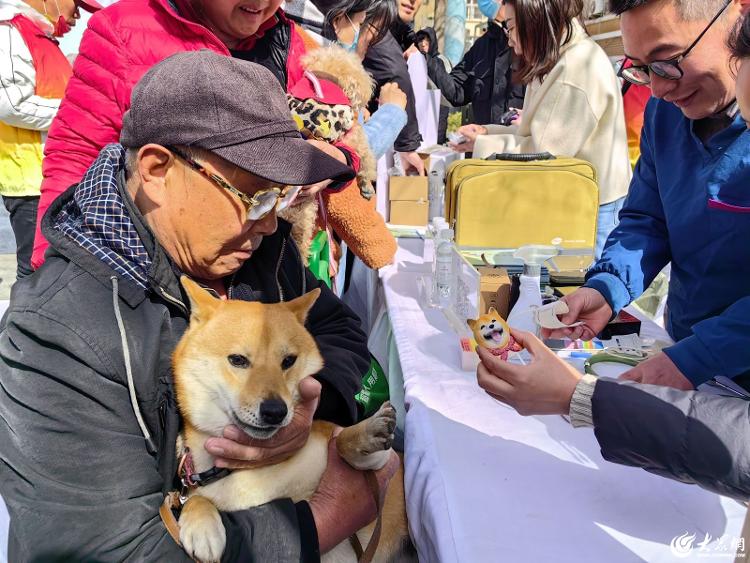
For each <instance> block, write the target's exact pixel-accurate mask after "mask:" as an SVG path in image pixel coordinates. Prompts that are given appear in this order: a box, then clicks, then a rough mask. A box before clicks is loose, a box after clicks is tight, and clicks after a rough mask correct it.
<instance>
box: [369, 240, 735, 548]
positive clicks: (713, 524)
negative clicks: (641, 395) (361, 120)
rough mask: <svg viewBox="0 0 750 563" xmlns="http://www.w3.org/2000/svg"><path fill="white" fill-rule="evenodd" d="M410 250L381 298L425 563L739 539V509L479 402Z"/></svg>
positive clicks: (562, 429)
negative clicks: (428, 300)
mask: <svg viewBox="0 0 750 563" xmlns="http://www.w3.org/2000/svg"><path fill="white" fill-rule="evenodd" d="M414 243H417V246H418V244H419V241H408V240H407V241H404V240H402V241H401V244H400V246H401V248H400V250H399V254H398V257H397V264H396V265H394V266H391V267H388V268H386V269H384V270H381V272H380V279H381V282H382V287H381V289H380V292H381V297H382V298H384V303H385V305H384V307H385V310H386V311H387V317H388V318H389V320H390V322H389V323H388V325H389V329H390V330H388V331H387V332H389V333H390V332H391V331H392V334H390V335H389V338H390V339H391V341H392V342H395V345H396V347H397V359H396V360H394V358H393V355H394V354H393V353H391V358H390V360H386V363H388V361H390V363H391V368H392V369H390V370H389V377H392V379H397V378H398V376H395V377H394V373H395V374H398V373H399V372H401V373H403V381H398V380H392V381H391V387H392V396H393V398H394V400H395V402H399V397H398V396H399V391H400V389H399V388H398V387H399V386H402V387H403V390H404V395H403V402H404V403H405V406H406V409H407V412H406V416H405V434H406V452H405V455H406V457H405V459H406V488H407V509H408V513H409V519H410V527H411V531H412V535H413V537H414V539H415V543H416V545H417V549H418V552H419V555H420V560H421V561H423V562H426V563H433V562H438V561H440V562H443V563H450V562H461V563H483V562H488V563H490V562H492V563H494V562H497V561H509V562H514V563H517V562H525V561H528V562H540V561H571V562H576V563H579V562H597V563H598V562H601V561H607V562H608V563H612V562H620V561H622V562H631V561H640V560H643V561H649V562H660V561H675V560H676V556H675V555H674V554H673V552H672V551H671V549H670V542H671V541H672V540H673V538H675V537H676V536H680V535H682V534H684V533H685V532H689V533H690V534H693V533H695V534H696V535H697V539H696V542H700V541H702V540H703V539H705V535H706V534H710V535H711V536H712V537H713V538H717V537H721V536H723V535H727V536H731V537H737V536H739V534H740V530H741V527H742V521H743V519H744V515H745V509H744V508H743V507H741V506H740V505H739V504H738V503H737V502H735V501H733V500H731V499H727V498H722V497H719V496H717V495H714V494H710V493H708V492H706V491H704V490H702V489H700V488H698V487H695V486H691V485H684V484H680V483H676V482H673V481H670V480H667V479H663V478H660V477H657V476H654V475H651V474H649V473H647V472H645V471H643V470H640V469H636V468H628V467H623V466H618V465H614V464H610V463H608V462H606V461H604V459H603V458H602V457H601V454H600V452H599V447H598V444H597V442H596V440H595V438H594V435H593V432H592V431H591V430H590V429H579V430H575V429H573V428H572V427H571V426H570V425H569V424H568V423H567V422H565V421H564V420H563V419H562V418H561V417H559V416H537V417H529V418H524V417H521V416H519V415H518V414H516V413H515V412H514V411H512V410H511V409H509V408H508V407H505V406H503V405H501V404H500V403H498V402H496V401H494V400H493V399H492V398H490V397H489V396H488V395H486V394H485V393H484V392H483V391H482V390H481V389H479V387H478V386H477V383H476V376H475V374H473V373H468V372H462V371H460V369H459V364H458V361H459V356H458V350H457V343H456V339H455V336H453V335H452V333H451V332H450V329H449V326H448V324H447V321H446V320H445V319H444V318H443V316H442V314H441V313H440V312H438V311H434V310H429V309H428V310H423V309H422V307H420V305H419V303H418V302H417V298H416V280H417V277H418V276H419V273H418V272H420V271H423V266H422V264H421V255H419V254H418V253H413V252H410V251H409V248H410V247H411V248H412V249H414ZM376 301H377V299H376ZM381 324H382V323H381ZM377 330H380V331H381V332H382V326H381V327H380V329H378V327H377V323H376V332H377ZM376 355H377V354H376ZM394 361H397V362H399V363H400V366H395V367H394V366H393V363H394ZM398 367H400V368H401V369H400V370H399V369H398ZM716 545H717V544H716V543H709V544H708V548H712V547H716ZM713 555H717V554H716V553H714V554H713ZM702 556H703V557H702ZM732 558H733V551H731V550H729V551H727V553H726V554H725V555H723V556H719V557H713V556H712V558H711V559H713V560H724V561H730V560H732ZM682 560H687V561H690V560H702V561H705V554H700V553H698V552H697V549H695V550H694V552H693V553H692V554H690V556H688V557H686V558H684V559H682Z"/></svg>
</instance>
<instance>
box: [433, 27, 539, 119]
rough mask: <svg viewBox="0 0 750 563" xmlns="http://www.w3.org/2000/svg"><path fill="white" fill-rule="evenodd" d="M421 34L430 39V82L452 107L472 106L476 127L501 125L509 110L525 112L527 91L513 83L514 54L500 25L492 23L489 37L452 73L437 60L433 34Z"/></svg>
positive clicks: (468, 53)
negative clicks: (524, 97)
mask: <svg viewBox="0 0 750 563" xmlns="http://www.w3.org/2000/svg"><path fill="white" fill-rule="evenodd" d="M422 31H423V32H425V33H427V34H428V35H430V52H429V53H428V54H427V55H426V58H427V73H428V75H429V77H430V80H432V82H434V83H435V85H436V86H437V87H438V88H440V92H441V93H442V94H443V96H444V97H445V99H446V100H448V101H449V102H450V103H451V104H452V105H453V106H455V107H461V106H465V105H467V104H469V103H470V104H471V108H472V112H473V116H474V117H473V120H472V121H473V123H478V124H480V125H487V124H497V125H501V124H502V123H501V121H502V120H501V119H500V118H501V117H502V116H503V114H504V113H505V112H507V111H508V109H510V108H517V109H521V108H523V96H524V87H523V85H520V84H513V82H512V79H511V78H512V74H513V70H512V68H511V67H512V62H513V50H512V49H511V48H510V47H509V46H508V38H507V37H506V36H505V32H504V31H503V30H502V29H501V28H500V26H499V25H497V24H496V23H495V22H490V24H489V27H488V29H487V33H485V34H484V35H482V36H481V37H480V38H479V39H477V40H476V42H475V43H474V45H472V47H471V49H469V50H468V51H467V53H466V54H465V55H464V57H463V59H461V61H460V62H459V63H458V64H457V65H456V66H455V67H453V70H451V71H450V73H449V72H448V71H446V70H445V65H444V64H443V62H442V61H441V60H440V58H439V57H438V52H437V37H436V35H435V32H434V30H432V29H431V28H426V29H424V30H422ZM420 33H421V32H420Z"/></svg>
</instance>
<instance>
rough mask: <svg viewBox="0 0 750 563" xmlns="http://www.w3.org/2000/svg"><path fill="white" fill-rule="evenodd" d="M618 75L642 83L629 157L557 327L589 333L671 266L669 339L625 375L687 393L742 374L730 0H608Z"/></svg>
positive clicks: (746, 363)
mask: <svg viewBox="0 0 750 563" xmlns="http://www.w3.org/2000/svg"><path fill="white" fill-rule="evenodd" d="M611 8H612V10H613V11H614V12H616V13H618V14H622V20H621V27H622V35H623V42H624V45H625V52H626V53H627V56H628V58H629V59H630V60H631V61H632V63H633V64H632V67H629V68H627V69H626V70H625V71H623V72H622V75H623V77H624V78H625V79H626V80H629V81H631V82H633V83H636V84H648V85H650V87H651V92H652V94H653V98H652V99H651V101H650V102H649V104H648V107H647V108H646V115H645V120H644V128H643V133H642V138H641V159H640V161H639V163H638V166H637V167H636V170H635V175H634V177H633V181H632V183H631V185H630V191H629V195H628V199H627V201H626V203H625V207H624V208H623V210H622V212H621V213H620V225H619V227H618V228H616V229H615V230H614V231H613V233H612V234H611V235H610V237H609V240H608V242H607V245H606V247H605V250H604V253H603V255H602V258H601V260H599V261H598V262H597V264H596V265H595V266H594V267H593V269H592V270H591V271H590V272H589V274H588V281H587V282H586V286H585V287H584V288H582V289H580V290H578V291H576V292H575V293H573V294H572V295H570V296H569V297H568V298H566V301H567V303H568V305H569V307H570V314H568V315H565V316H564V317H563V318H562V320H563V322H565V323H567V324H571V323H573V322H575V321H583V322H584V323H585V325H584V326H582V327H578V328H575V329H566V330H564V331H562V332H560V331H558V333H557V335H565V336H572V337H574V338H579V337H584V338H592V337H593V336H595V335H596V334H597V333H598V332H599V331H600V330H601V329H602V328H604V326H605V325H606V323H607V322H608V321H609V320H610V319H611V318H612V314H613V313H616V312H618V311H619V310H620V309H622V308H623V307H625V306H626V305H627V304H628V303H630V302H631V301H632V300H634V299H636V298H637V297H638V296H639V295H640V294H641V293H643V291H644V289H645V288H647V287H648V286H649V284H650V283H651V282H652V281H653V279H654V277H655V276H656V275H657V274H658V273H659V271H660V270H661V269H662V268H663V267H664V266H666V265H667V264H668V263H670V262H671V264H672V279H671V283H670V287H669V301H668V312H669V318H668V326H667V328H668V330H669V332H670V334H671V335H672V337H673V338H674V339H675V340H676V341H677V344H675V345H674V346H672V347H670V348H668V349H666V350H665V351H664V352H663V353H661V354H658V355H657V356H655V357H654V358H652V359H650V360H649V361H647V362H644V363H643V364H641V365H640V366H639V367H637V368H635V369H633V370H631V371H630V372H628V373H627V374H625V375H624V378H625V379H628V380H633V381H641V382H643V383H652V384H657V385H667V386H671V387H675V388H678V389H686V390H689V389H692V388H694V387H696V386H698V385H700V384H701V383H703V382H705V381H707V380H709V379H711V378H712V377H714V376H717V375H722V376H726V377H730V378H737V380H738V381H739V382H742V380H743V379H746V377H747V374H748V373H750V346H748V345H747V335H748V333H749V332H750V281H749V280H750V247H749V246H748V244H747V242H746V241H747V240H748V238H749V237H750V213H748V210H749V209H750V191H748V190H747V185H748V180H749V179H748V176H747V169H748V166H750V133H748V131H747V125H746V124H745V122H744V120H743V119H742V116H741V115H739V112H738V110H737V105H736V103H735V101H734V97H735V94H734V76H733V74H732V69H731V65H730V64H729V61H730V53H729V50H728V47H727V41H726V40H727V35H728V32H729V30H730V29H731V28H732V26H733V25H734V24H735V22H736V21H737V19H738V17H739V15H740V8H741V6H740V0H612V2H611Z"/></svg>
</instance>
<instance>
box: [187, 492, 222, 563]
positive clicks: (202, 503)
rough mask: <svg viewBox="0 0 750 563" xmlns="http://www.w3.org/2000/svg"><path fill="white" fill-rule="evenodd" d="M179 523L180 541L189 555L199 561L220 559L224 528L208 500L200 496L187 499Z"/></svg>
mask: <svg viewBox="0 0 750 563" xmlns="http://www.w3.org/2000/svg"><path fill="white" fill-rule="evenodd" d="M191 502H193V504H192V506H191ZM179 524H180V543H181V544H182V548H183V549H184V550H185V551H186V552H187V554H188V555H190V557H192V558H193V559H195V560H196V561H199V562H200V563H213V562H214V561H220V560H221V555H222V554H223V553H224V547H225V546H226V542H227V536H226V530H225V529H224V524H223V523H222V521H221V516H219V511H218V510H216V508H215V507H214V505H213V504H211V503H210V501H208V500H207V499H204V498H201V497H191V498H190V499H188V502H187V503H186V504H185V507H184V508H183V510H182V514H181V515H180V520H179Z"/></svg>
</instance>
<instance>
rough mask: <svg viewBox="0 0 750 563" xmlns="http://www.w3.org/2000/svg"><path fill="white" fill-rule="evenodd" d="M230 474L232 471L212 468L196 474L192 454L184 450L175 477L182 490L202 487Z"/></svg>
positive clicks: (186, 449)
mask: <svg viewBox="0 0 750 563" xmlns="http://www.w3.org/2000/svg"><path fill="white" fill-rule="evenodd" d="M231 472H232V470H231V469H228V468H226V467H212V468H211V469H207V470H206V471H202V472H200V473H196V472H195V466H194V465H193V454H192V453H190V448H185V453H184V454H182V458H181V459H180V465H179V467H178V468H177V475H178V476H179V478H180V483H182V487H183V490H184V489H193V488H195V487H204V486H206V485H208V484H210V483H213V482H214V481H218V480H219V479H222V478H224V477H226V476H227V475H229V474H230V473H231Z"/></svg>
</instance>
